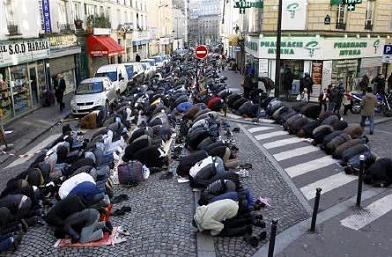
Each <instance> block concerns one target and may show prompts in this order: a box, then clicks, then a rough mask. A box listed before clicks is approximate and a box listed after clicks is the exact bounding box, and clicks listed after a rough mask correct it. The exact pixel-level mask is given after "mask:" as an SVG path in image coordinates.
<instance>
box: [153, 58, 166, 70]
mask: <svg viewBox="0 0 392 257" xmlns="http://www.w3.org/2000/svg"><path fill="white" fill-rule="evenodd" d="M151 59H154V60H155V65H156V66H157V67H158V68H162V67H163V66H164V65H165V63H164V61H163V60H164V59H163V57H162V56H158V55H157V56H153V57H151Z"/></svg>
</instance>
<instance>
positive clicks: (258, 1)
mask: <svg viewBox="0 0 392 257" xmlns="http://www.w3.org/2000/svg"><path fill="white" fill-rule="evenodd" d="M263 7H264V2H263V0H253V1H252V0H239V1H236V2H235V3H234V8H239V9H240V14H245V10H246V9H249V8H263Z"/></svg>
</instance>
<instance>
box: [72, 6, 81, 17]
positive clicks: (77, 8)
mask: <svg viewBox="0 0 392 257" xmlns="http://www.w3.org/2000/svg"><path fill="white" fill-rule="evenodd" d="M80 16H81V15H80V3H77V2H75V3H74V10H73V18H74V20H79V19H80Z"/></svg>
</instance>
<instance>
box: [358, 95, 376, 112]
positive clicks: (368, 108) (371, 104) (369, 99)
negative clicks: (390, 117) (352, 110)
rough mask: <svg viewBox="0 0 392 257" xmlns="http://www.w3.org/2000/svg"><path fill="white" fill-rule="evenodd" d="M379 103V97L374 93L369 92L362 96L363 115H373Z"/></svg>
mask: <svg viewBox="0 0 392 257" xmlns="http://www.w3.org/2000/svg"><path fill="white" fill-rule="evenodd" d="M377 105H378V102H377V97H376V96H375V95H374V94H373V93H367V94H366V95H364V96H363V97H362V110H361V115H362V116H372V117H373V116H374V112H375V108H376V107H377Z"/></svg>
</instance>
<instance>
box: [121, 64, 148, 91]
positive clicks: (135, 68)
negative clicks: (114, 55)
mask: <svg viewBox="0 0 392 257" xmlns="http://www.w3.org/2000/svg"><path fill="white" fill-rule="evenodd" d="M124 66H125V69H126V70H127V75H128V87H132V86H134V85H140V84H142V83H143V81H144V76H145V74H144V69H143V66H142V64H141V63H140V62H131V63H124Z"/></svg>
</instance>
